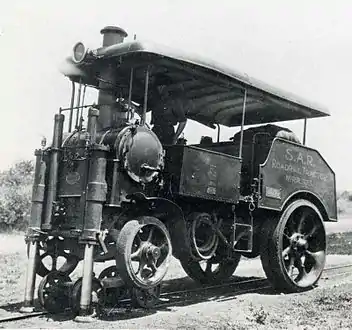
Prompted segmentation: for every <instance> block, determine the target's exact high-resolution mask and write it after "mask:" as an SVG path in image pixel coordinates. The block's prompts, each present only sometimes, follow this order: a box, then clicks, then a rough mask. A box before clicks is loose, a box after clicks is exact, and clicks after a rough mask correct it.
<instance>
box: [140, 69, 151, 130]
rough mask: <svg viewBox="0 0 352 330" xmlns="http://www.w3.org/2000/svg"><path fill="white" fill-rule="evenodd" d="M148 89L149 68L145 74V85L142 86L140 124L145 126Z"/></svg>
mask: <svg viewBox="0 0 352 330" xmlns="http://www.w3.org/2000/svg"><path fill="white" fill-rule="evenodd" d="M148 87H149V66H148V68H147V72H146V74H145V85H144V104H143V114H142V120H141V124H142V125H144V124H145V120H146V115H147V102H148Z"/></svg>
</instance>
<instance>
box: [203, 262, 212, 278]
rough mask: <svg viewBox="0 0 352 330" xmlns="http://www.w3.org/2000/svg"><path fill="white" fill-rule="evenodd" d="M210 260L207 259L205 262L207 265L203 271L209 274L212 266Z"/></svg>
mask: <svg viewBox="0 0 352 330" xmlns="http://www.w3.org/2000/svg"><path fill="white" fill-rule="evenodd" d="M212 265H213V264H212V262H211V261H210V260H208V262H207V267H206V268H205V273H206V274H208V275H209V274H211V267H212Z"/></svg>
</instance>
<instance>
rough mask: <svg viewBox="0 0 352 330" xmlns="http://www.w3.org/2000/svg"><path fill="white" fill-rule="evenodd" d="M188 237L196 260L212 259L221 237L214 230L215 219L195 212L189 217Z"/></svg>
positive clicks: (206, 214)
mask: <svg viewBox="0 0 352 330" xmlns="http://www.w3.org/2000/svg"><path fill="white" fill-rule="evenodd" d="M188 222H189V228H188V235H189V239H190V243H191V244H190V245H191V253H192V258H193V259H194V260H207V259H211V258H212V256H213V255H214V254H215V251H216V249H217V247H218V244H219V236H218V235H217V234H216V232H214V230H213V229H212V226H213V225H216V223H214V221H213V219H212V218H211V216H210V215H209V214H208V213H200V212H194V213H192V214H190V216H189V217H188Z"/></svg>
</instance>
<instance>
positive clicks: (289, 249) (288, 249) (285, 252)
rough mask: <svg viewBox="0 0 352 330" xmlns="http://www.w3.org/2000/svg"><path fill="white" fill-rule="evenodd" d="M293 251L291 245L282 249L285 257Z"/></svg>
mask: <svg viewBox="0 0 352 330" xmlns="http://www.w3.org/2000/svg"><path fill="white" fill-rule="evenodd" d="M290 252H291V245H289V246H288V247H287V248H286V249H284V250H283V251H282V257H283V258H285V257H286V256H287V255H288V254H289V253H290Z"/></svg>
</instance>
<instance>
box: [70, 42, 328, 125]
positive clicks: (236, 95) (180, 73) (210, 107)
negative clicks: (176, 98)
mask: <svg viewBox="0 0 352 330" xmlns="http://www.w3.org/2000/svg"><path fill="white" fill-rule="evenodd" d="M94 55H95V57H96V58H97V59H96V60H94V61H92V62H91V63H86V64H80V65H77V64H73V62H72V61H71V64H70V65H73V66H75V69H78V70H81V73H84V76H85V78H84V77H83V83H85V84H88V85H92V86H94V87H98V84H99V79H98V77H99V71H100V70H101V69H102V68H103V67H105V66H106V65H108V63H109V64H113V65H112V66H110V68H112V70H116V77H117V85H118V86H119V87H120V93H122V94H123V96H124V97H126V98H127V97H128V86H129V81H130V72H131V68H132V67H133V68H134V80H133V94H132V100H133V101H135V102H137V103H143V97H144V81H145V80H144V79H145V72H146V67H147V65H151V68H152V70H151V73H150V86H152V84H153V77H154V76H155V75H156V74H157V73H160V72H163V73H165V74H167V75H168V76H169V77H170V78H171V79H172V84H171V85H169V88H170V89H171V90H172V89H178V88H180V86H182V87H183V90H184V93H185V97H186V100H187V101H186V105H187V108H188V113H187V117H188V118H189V119H193V120H195V121H197V122H200V123H202V124H205V125H207V126H211V127H212V126H213V125H214V124H221V125H225V126H228V127H234V126H240V125H241V121H242V109H243V99H244V89H245V88H246V89H247V102H246V116H245V125H253V124H262V123H271V122H280V121H288V120H295V119H303V118H316V117H324V116H329V115H330V114H329V111H328V110H327V109H326V108H325V107H323V106H321V105H318V104H314V103H312V102H309V101H308V100H305V99H302V98H300V97H299V96H296V95H293V94H291V93H288V92H286V91H283V90H281V89H278V88H275V87H272V86H270V85H268V84H266V83H264V82H262V81H259V80H257V79H254V78H251V77H249V76H248V75H246V74H244V73H241V72H238V71H236V70H234V69H232V68H229V67H226V66H224V65H220V64H217V63H215V62H213V61H209V60H205V59H201V58H199V57H195V56H190V55H188V54H184V53H181V52H177V51H175V50H173V49H170V48H168V47H165V46H159V45H156V44H153V43H149V42H147V43H146V42H140V41H133V42H125V43H121V44H116V45H113V46H109V47H104V48H99V49H97V50H96V51H94ZM66 75H67V76H69V77H70V78H71V79H72V80H74V81H79V78H78V77H77V76H74V75H72V74H71V75H70V74H66ZM152 90H153V88H150V89H149V97H150V96H152ZM148 102H149V101H148ZM148 104H149V105H150V103H148ZM148 110H151V109H150V107H148Z"/></svg>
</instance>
